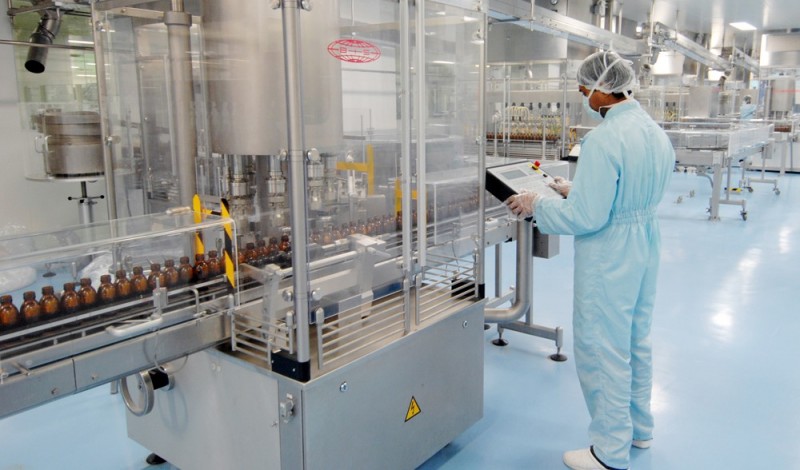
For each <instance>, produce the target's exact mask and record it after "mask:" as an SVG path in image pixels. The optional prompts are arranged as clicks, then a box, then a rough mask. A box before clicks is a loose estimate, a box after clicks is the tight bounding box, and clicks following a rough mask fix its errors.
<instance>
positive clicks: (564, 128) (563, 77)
mask: <svg viewBox="0 0 800 470" xmlns="http://www.w3.org/2000/svg"><path fill="white" fill-rule="evenodd" d="M564 68H565V69H566V63H565V64H564ZM561 87H562V88H563V89H564V95H563V97H562V99H561V154H560V155H559V156H558V158H559V159H562V158H564V157H566V156H567V73H566V71H565V72H564V74H563V75H561Z"/></svg>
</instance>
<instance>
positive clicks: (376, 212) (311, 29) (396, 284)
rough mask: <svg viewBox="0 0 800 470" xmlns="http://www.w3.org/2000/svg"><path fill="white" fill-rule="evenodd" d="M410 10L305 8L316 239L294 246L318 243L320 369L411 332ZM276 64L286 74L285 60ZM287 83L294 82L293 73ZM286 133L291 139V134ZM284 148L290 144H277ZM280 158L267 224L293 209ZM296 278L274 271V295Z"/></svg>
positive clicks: (344, 5)
mask: <svg viewBox="0 0 800 470" xmlns="http://www.w3.org/2000/svg"><path fill="white" fill-rule="evenodd" d="M399 8H400V4H399V3H398V2H397V1H392V0H341V1H331V2H316V3H315V4H314V8H312V9H311V11H302V12H301V13H300V19H301V20H300V28H301V31H300V38H301V43H300V47H301V50H302V58H301V67H302V86H301V88H300V91H301V93H302V103H303V121H304V125H305V128H304V137H305V147H306V149H307V150H310V151H311V154H310V158H309V159H308V160H307V164H306V170H307V171H306V174H307V180H306V187H305V191H306V195H307V205H308V219H307V221H306V223H307V232H308V243H307V246H306V247H294V248H295V249H301V248H306V249H307V250H308V259H309V265H308V278H309V280H310V288H311V291H312V295H311V314H310V318H309V322H310V323H312V324H314V325H317V326H316V331H317V334H316V335H313V336H314V339H315V340H316V341H315V342H314V344H313V346H312V348H313V349H314V350H315V351H318V354H315V361H314V367H315V368H328V367H332V364H341V363H343V362H346V361H349V360H351V359H353V358H355V357H358V355H360V354H362V353H364V352H365V351H367V350H369V348H370V347H374V346H375V345H377V344H378V343H379V342H380V341H381V340H382V339H386V338H388V337H392V336H393V335H401V334H402V332H403V323H404V322H403V319H404V316H403V314H404V311H405V304H404V296H403V295H402V293H403V284H402V274H403V273H402V270H401V267H400V263H398V261H397V260H398V258H400V257H401V254H402V246H401V235H400V227H399V225H398V219H399V215H400V212H399V211H400V206H399V205H398V204H397V202H396V201H397V195H398V191H399V176H400V167H401V158H402V157H401V153H402V152H401V143H400V142H401V135H400V134H401V132H400V129H401V120H402V119H403V118H404V116H402V115H401V103H400V96H401V76H400V60H401V47H402V45H401V42H400V41H401V37H400V36H401V35H400V29H399V28H400V26H399V25H400V11H399ZM278 26H280V24H278ZM279 52H280V53H281V54H282V50H281V51H279ZM281 57H282V55H281ZM270 67H272V66H270ZM276 68H278V69H279V70H280V73H281V74H283V63H282V59H281V64H280V66H278V67H276ZM280 80H281V81H280V89H283V88H284V85H283V77H282V75H281V78H280ZM289 86H291V84H290V85H289ZM281 96H283V95H281ZM275 113H276V116H275V120H276V121H280V122H279V123H277V124H276V125H280V126H285V122H284V121H285V118H284V116H285V113H283V114H278V109H276V110H275ZM405 118H406V119H408V117H405ZM284 129H285V127H284ZM282 134H283V136H282V139H281V141H280V142H285V135H286V131H285V130H284V131H282ZM281 148H286V144H285V143H284V144H283V146H282V147H281V146H275V149H276V150H278V151H279V150H280V149H281ZM271 152H272V149H271ZM270 155H276V157H272V156H270V157H268V161H267V163H268V165H267V169H266V170H267V171H266V173H265V176H266V181H267V184H268V185H269V186H268V188H267V192H266V194H265V195H264V199H262V201H263V206H262V207H261V217H260V219H261V221H262V226H266V227H279V226H280V225H279V222H278V220H277V219H278V217H284V218H287V217H288V210H287V209H288V207H289V206H288V196H287V192H288V191H289V190H290V188H289V187H288V185H289V182H288V181H287V180H288V174H287V173H286V172H285V167H286V162H285V161H283V160H282V159H280V158H277V154H275V153H271V154H270ZM282 170H283V171H282ZM270 214H274V217H273V216H271V215H270ZM280 214H283V215H280ZM284 225H289V224H288V223H284ZM261 231H262V232H263V231H264V229H263V228H262V229H261ZM266 231H267V232H268V233H270V234H271V235H270V237H275V236H276V235H272V233H274V232H273V231H270V229H269V228H268V229H266ZM277 235H278V236H279V235H280V231H278V232H277ZM284 272H285V271H284ZM270 283H272V284H275V285H269V284H270ZM281 283H282V284H281ZM286 283H287V281H286V280H284V281H280V283H279V281H278V280H277V278H276V277H273V278H271V280H269V281H268V282H267V287H268V291H271V292H277V289H280V288H281V286H282V285H283V284H286ZM265 303H266V304H268V306H267V307H266V309H267V311H268V312H269V313H271V314H272V313H275V314H276V315H277V317H278V318H280V316H281V315H280V312H281V311H282V310H284V311H285V310H286V309H289V308H291V304H290V303H288V302H286V300H285V299H281V298H278V297H277V296H270V297H268V298H267V297H265ZM270 316H272V317H275V315H270ZM265 326H266V329H267V333H268V334H271V335H272V336H273V337H274V338H275V341H276V344H275V345H277V346H279V347H282V348H284V349H288V347H287V346H290V345H284V344H281V342H280V341H281V339H280V338H279V336H280V335H279V334H275V332H276V331H277V332H279V331H281V330H280V328H281V325H280V324H279V323H278V324H275V323H268V324H267V325H265ZM242 336H244V335H242Z"/></svg>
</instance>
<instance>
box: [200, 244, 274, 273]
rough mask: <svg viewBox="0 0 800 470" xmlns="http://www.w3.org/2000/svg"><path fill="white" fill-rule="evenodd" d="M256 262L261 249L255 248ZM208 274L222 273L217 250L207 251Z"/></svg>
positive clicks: (259, 258) (257, 262)
mask: <svg viewBox="0 0 800 470" xmlns="http://www.w3.org/2000/svg"><path fill="white" fill-rule="evenodd" d="M259 243H264V240H259ZM255 254H256V264H259V263H261V250H260V249H256V250H255ZM206 264H208V276H209V277H216V276H219V275H220V274H222V271H223V268H222V260H221V259H219V258H218V257H217V250H211V251H209V252H208V261H206Z"/></svg>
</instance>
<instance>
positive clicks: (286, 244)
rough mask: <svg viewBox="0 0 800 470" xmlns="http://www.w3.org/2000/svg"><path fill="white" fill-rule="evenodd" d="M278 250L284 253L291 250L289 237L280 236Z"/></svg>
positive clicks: (285, 235)
mask: <svg viewBox="0 0 800 470" xmlns="http://www.w3.org/2000/svg"><path fill="white" fill-rule="evenodd" d="M278 250H280V251H282V252H284V253H286V252H288V251H291V250H292V243H291V242H290V241H289V235H287V234H283V235H281V243H280V244H279V245H278Z"/></svg>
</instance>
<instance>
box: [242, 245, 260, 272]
mask: <svg viewBox="0 0 800 470" xmlns="http://www.w3.org/2000/svg"><path fill="white" fill-rule="evenodd" d="M244 256H245V258H246V260H247V261H245V263H247V264H249V265H250V266H255V265H256V264H257V263H258V251H257V250H256V244H255V243H253V242H250V243H248V244H247V245H246V249H245V251H244Z"/></svg>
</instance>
